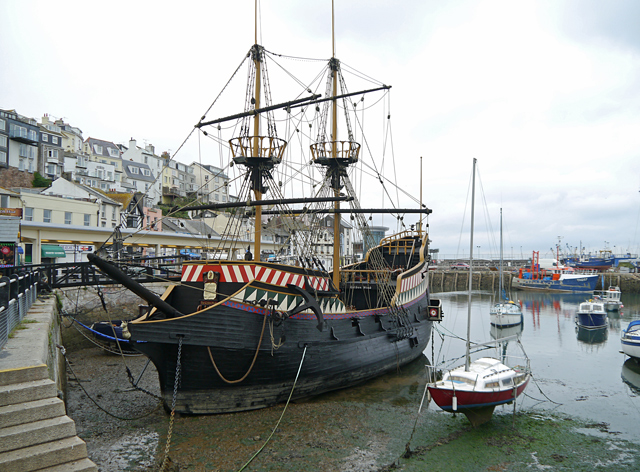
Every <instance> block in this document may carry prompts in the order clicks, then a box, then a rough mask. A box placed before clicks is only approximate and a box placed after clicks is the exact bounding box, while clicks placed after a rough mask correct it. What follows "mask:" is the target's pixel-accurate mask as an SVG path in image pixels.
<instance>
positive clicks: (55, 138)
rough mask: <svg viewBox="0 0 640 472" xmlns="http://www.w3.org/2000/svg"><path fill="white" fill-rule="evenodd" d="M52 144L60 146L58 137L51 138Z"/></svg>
mask: <svg viewBox="0 0 640 472" xmlns="http://www.w3.org/2000/svg"><path fill="white" fill-rule="evenodd" d="M51 142H52V143H53V144H58V137H57V136H51Z"/></svg>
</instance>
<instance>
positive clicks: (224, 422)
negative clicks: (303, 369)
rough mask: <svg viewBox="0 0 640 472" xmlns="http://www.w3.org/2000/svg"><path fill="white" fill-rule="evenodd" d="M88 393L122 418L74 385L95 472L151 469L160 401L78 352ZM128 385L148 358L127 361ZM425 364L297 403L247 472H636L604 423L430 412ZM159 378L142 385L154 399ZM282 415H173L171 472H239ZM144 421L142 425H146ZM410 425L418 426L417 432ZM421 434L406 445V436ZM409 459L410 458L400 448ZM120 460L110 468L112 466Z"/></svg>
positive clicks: (160, 434) (630, 446) (159, 435)
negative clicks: (483, 419) (481, 419)
mask: <svg viewBox="0 0 640 472" xmlns="http://www.w3.org/2000/svg"><path fill="white" fill-rule="evenodd" d="M71 357H72V361H73V369H74V374H75V375H77V376H78V378H79V379H80V380H81V381H82V383H83V387H84V388H86V393H87V394H88V395H89V396H91V397H92V398H94V399H96V400H97V401H98V402H99V403H100V404H101V405H102V406H103V407H106V409H108V410H110V411H112V412H115V413H118V416H120V417H129V418H134V417H137V418H138V419H135V420H133V421H121V420H118V419H116V418H113V417H110V416H108V415H106V414H105V413H104V412H103V411H101V410H99V409H98V408H97V407H96V406H95V405H94V404H93V403H92V402H91V401H89V399H88V398H87V397H86V395H85V391H83V390H81V389H80V388H78V386H77V385H76V382H71V383H70V389H69V403H68V408H69V414H70V416H71V417H72V418H73V419H74V421H75V422H76V428H77V430H78V434H79V435H80V437H81V438H82V439H84V440H85V441H86V443H87V449H88V451H89V457H90V458H91V459H93V460H94V461H95V462H96V463H98V465H99V467H100V468H101V470H105V471H107V470H109V471H110V470H119V471H143V470H144V471H148V470H158V465H159V463H160V462H161V461H162V460H163V458H164V452H165V446H166V442H167V431H168V427H169V415H167V414H166V412H165V411H164V410H163V409H162V408H158V404H157V399H156V398H154V397H151V396H149V395H145V394H143V393H141V392H139V391H135V390H133V389H131V388H127V386H128V381H127V376H126V373H125V369H124V368H123V366H122V365H120V363H119V360H120V359H119V358H118V357H115V356H112V355H106V354H104V353H100V351H96V349H95V348H94V349H90V350H85V351H83V352H78V353H75V354H74V355H72V356H71ZM126 363H127V365H128V366H129V367H130V368H131V369H132V371H133V375H134V378H135V377H137V376H138V374H139V373H140V372H141V371H142V369H143V367H144V365H145V359H144V358H141V357H133V358H127V361H126ZM423 369H424V360H423V359H420V360H418V361H417V362H416V363H413V364H411V365H409V366H405V367H403V369H402V370H401V371H399V372H393V373H391V374H387V375H385V376H382V377H379V378H377V379H374V380H371V381H369V382H366V383H363V384H362V385H359V386H356V387H353V388H349V389H344V390H340V391H336V392H331V393H328V394H325V395H320V396H318V397H314V398H312V399H308V400H306V401H298V402H295V403H294V402H292V403H291V404H290V405H289V406H288V408H287V410H286V412H285V414H284V417H283V419H282V421H281V422H280V424H279V425H278V427H277V429H276V431H275V432H274V434H273V437H272V438H271V440H270V441H269V442H268V443H267V444H266V446H265V447H264V449H263V450H262V452H261V453H260V454H258V455H257V457H256V458H255V459H254V460H253V461H252V462H251V463H250V465H249V466H248V467H247V468H246V469H245V470H246V471H341V472H347V471H348V472H368V471H383V470H391V465H392V464H393V467H394V469H393V470H403V471H409V472H413V471H422V470H429V471H430V472H431V471H447V472H449V471H467V470H468V471H485V470H486V471H524V470H532V469H533V470H536V469H546V470H551V471H554V470H558V471H565V470H566V471H569V470H571V471H573V470H585V471H586V470H589V471H591V470H600V471H618V470H640V459H638V458H639V457H640V445H639V444H637V443H634V442H629V441H624V440H621V439H620V437H619V435H617V434H616V433H615V432H614V431H610V430H609V428H608V425H606V424H604V423H600V422H597V423H588V422H586V421H579V420H576V419H572V418H571V417H569V416H561V415H558V414H555V413H554V414H549V413H546V412H540V411H536V410H535V409H519V410H518V412H517V414H516V417H515V429H513V428H512V424H513V423H514V421H513V420H514V419H513V416H512V415H511V411H512V408H511V406H507V407H499V408H498V409H497V410H496V413H495V414H494V416H493V419H492V420H491V422H489V423H488V424H486V425H483V426H482V427H480V428H477V429H473V428H471V427H470V425H469V422H468V420H467V419H466V418H465V417H464V416H463V415H457V416H456V417H454V416H453V415H451V414H449V413H445V412H442V411H440V410H439V409H436V408H435V407H434V406H433V405H425V406H424V407H423V410H422V412H421V413H420V415H418V412H417V410H418V406H419V404H420V400H421V398H422V394H423V392H424V382H425V376H424V375H422V372H423ZM156 375H157V374H155V369H154V368H153V367H152V365H149V366H148V371H147V373H145V375H144V376H143V377H142V378H141V381H140V386H142V387H143V388H145V389H147V390H149V391H151V392H154V393H156V394H157V393H159V392H158V385H157V380H156V378H155V376H156ZM283 409H284V405H277V406H274V407H272V408H265V409H262V410H255V411H247V412H242V413H232V414H225V415H212V416H183V417H182V416H176V418H175V421H174V425H173V431H172V435H171V444H170V448H169V457H170V459H171V467H168V468H167V469H166V470H167V471H195V472H205V471H206V472H213V471H220V472H222V471H225V472H227V471H237V470H239V469H240V468H241V467H242V466H243V465H244V464H245V463H246V462H247V461H249V459H250V458H251V457H252V456H253V455H254V454H255V453H256V452H257V451H258V450H259V449H260V448H261V447H262V446H263V444H264V443H265V441H266V440H267V438H268V437H269V435H270V434H271V432H272V430H273V428H274V427H275V425H276V424H277V422H278V419H279V418H280V416H281V414H282V412H283ZM145 412H148V414H147V415H145V416H143V417H141V418H140V416H141V415H142V414H144V413H145ZM416 419H417V421H416ZM414 424H415V425H416V428H415V432H414V434H413V437H411V433H412V430H413V427H414ZM410 438H411V443H410V444H409V451H410V452H409V453H407V452H406V446H407V442H408V441H409V439H410ZM115 457H117V458H118V462H117V465H116V464H115V463H114V462H113V461H114V458H115Z"/></svg>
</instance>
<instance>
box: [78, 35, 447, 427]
mask: <svg viewBox="0 0 640 472" xmlns="http://www.w3.org/2000/svg"><path fill="white" fill-rule="evenodd" d="M256 31H257V26H256ZM334 44H335V43H334ZM270 57H272V56H271V53H269V52H268V51H267V50H266V49H265V48H264V47H263V46H260V45H258V39H257V33H256V38H255V44H254V45H253V46H252V47H251V48H250V50H249V52H248V54H247V57H246V61H247V62H248V69H249V70H248V77H249V81H248V85H247V88H246V93H244V94H243V97H244V99H245V105H244V111H243V112H241V113H238V114H235V115H231V116H228V115H227V116H226V117H224V118H220V119H214V120H207V118H206V116H203V117H202V118H201V119H200V121H199V122H198V123H197V125H196V130H197V131H199V132H201V133H202V135H205V136H212V135H215V134H217V133H218V132H219V131H220V130H221V125H220V124H221V123H222V124H225V129H230V128H232V129H234V130H236V131H237V133H238V134H237V135H235V136H233V137H231V138H230V139H229V141H228V146H229V148H230V158H231V164H230V165H232V166H235V168H239V169H241V171H242V175H243V176H242V180H241V181H242V182H243V184H242V188H241V192H239V195H238V198H237V202H231V203H229V202H228V203H220V204H202V205H195V204H191V205H189V206H188V207H183V208H180V210H187V211H190V212H202V211H226V212H227V214H230V215H231V217H230V220H229V221H231V223H230V224H228V225H227V227H228V228H229V231H227V232H226V233H225V234H224V237H223V240H222V241H221V242H220V245H219V246H217V247H216V248H215V251H216V253H217V254H220V253H223V254H225V257H216V258H214V259H209V260H196V261H187V262H184V264H183V266H182V278H181V281H180V283H176V284H172V285H170V286H169V287H168V289H167V290H166V292H165V293H164V294H163V295H162V296H161V297H158V296H156V295H154V294H153V293H151V292H150V291H149V290H148V289H146V288H145V287H143V286H141V285H140V284H138V283H136V282H135V281H133V280H131V279H130V278H128V277H127V276H126V275H125V274H123V273H122V272H121V271H120V270H119V269H118V268H117V267H115V266H114V265H112V264H111V263H110V262H109V261H107V260H105V259H104V258H103V257H100V256H99V255H97V254H94V255H91V256H90V258H89V259H90V261H91V262H92V263H93V264H95V265H96V266H97V267H98V268H99V269H100V270H102V271H103V272H105V273H106V274H107V275H109V276H110V277H112V278H114V279H115V280H117V281H119V282H120V283H122V284H123V285H125V286H126V287H127V288H129V289H130V290H132V291H133V292H134V293H136V294H138V295H139V296H141V297H142V298H143V299H145V300H146V301H147V302H148V305H149V309H148V310H147V311H146V312H145V313H144V314H143V315H142V316H140V317H138V318H136V319H134V320H132V321H130V322H129V323H127V324H126V326H123V331H124V333H125V336H126V337H127V338H128V339H129V341H130V345H131V347H132V348H134V349H136V350H138V351H139V352H141V353H143V354H145V355H146V356H148V358H149V359H150V360H151V362H153V364H154V365H155V367H156V369H157V371H158V377H159V382H160V389H161V392H162V397H163V402H164V406H165V409H166V410H167V411H171V412H172V413H173V412H178V413H181V414H188V415H198V414H214V413H228V412H237V411H244V410H251V409H258V408H264V407H268V406H271V405H274V404H277V403H279V402H284V401H287V399H298V398H304V397H308V396H312V395H317V394H320V393H323V392H327V391H331V390H335V389H340V388H344V387H349V386H352V385H355V384H357V383H360V382H362V381H365V380H367V379H371V378H374V377H376V376H379V375H381V374H383V373H386V372H389V371H394V370H396V369H397V368H398V367H399V366H403V365H405V364H407V363H409V362H411V361H412V360H415V359H416V358H418V357H419V356H421V355H423V354H422V353H423V351H424V349H425V348H426V346H427V344H428V341H429V338H430V334H431V329H432V324H433V322H434V321H439V320H440V319H441V317H442V310H441V307H440V302H439V300H436V299H433V298H431V297H430V294H429V288H428V287H429V271H428V268H429V267H428V266H429V262H430V256H429V235H428V233H427V228H428V224H425V222H424V221H423V218H424V217H426V216H427V215H428V214H429V213H430V212H431V210H429V209H428V208H427V207H426V206H425V205H424V204H422V202H421V201H420V205H419V207H418V208H398V207H395V208H378V209H376V208H363V207H362V206H361V205H360V201H359V199H358V194H357V192H356V190H355V188H354V184H353V179H352V175H351V173H355V172H356V171H357V169H356V164H357V163H358V162H359V160H360V159H361V158H362V156H361V152H360V151H361V145H360V143H358V142H357V141H356V140H355V138H354V133H353V131H352V129H351V122H352V120H355V119H356V118H354V117H353V114H354V109H355V107H354V106H353V103H352V102H351V101H350V100H351V97H357V99H360V97H363V96H364V95H365V94H367V93H373V92H377V91H381V92H386V91H387V90H388V89H389V87H388V86H386V85H380V86H379V87H377V88H375V89H372V90H371V89H369V90H362V91H359V92H354V93H350V92H349V91H348V90H347V89H346V84H345V80H344V77H343V74H342V64H341V62H340V61H339V60H338V59H337V58H336V57H335V46H334V48H333V55H332V57H331V59H330V60H329V61H328V65H327V67H326V71H327V79H326V82H325V85H324V86H325V92H326V93H325V95H324V97H323V96H321V95H320V94H312V95H310V96H306V97H302V98H296V99H294V100H290V101H288V102H284V103H280V104H278V105H274V104H273V102H272V99H271V93H270V90H271V84H270V82H269V78H268V75H267V68H266V63H267V59H268V58H270ZM310 89H311V87H308V86H305V87H304V88H303V89H302V92H301V93H302V94H304V93H306V92H307V90H309V91H310ZM356 105H357V103H356ZM339 109H342V111H343V112H344V114H345V120H344V122H342V123H341V126H340V127H338V112H339ZM295 110H302V111H301V112H300V113H298V114H297V116H296V117H295V119H296V120H298V121H297V124H294V126H293V128H292V130H295V131H291V133H292V134H293V136H295V137H296V139H298V136H299V135H298V134H297V132H298V131H299V130H300V128H302V126H301V124H300V123H302V122H304V121H306V120H309V129H310V130H312V129H313V130H314V134H315V136H316V138H315V140H314V141H313V142H312V143H311V144H310V146H309V147H308V148H307V149H308V151H307V152H310V158H305V157H304V156H302V157H303V158H302V162H304V163H305V164H308V165H309V166H313V167H314V168H315V170H313V171H311V170H308V169H307V170H305V171H304V173H303V172H302V171H300V174H299V176H298V177H299V178H301V177H300V176H304V177H305V178H308V176H309V175H318V174H319V175H320V178H318V179H317V181H314V182H313V184H314V187H313V188H314V190H313V193H312V194H311V195H306V196H304V195H303V196H300V197H297V196H290V197H287V196H286V195H285V193H284V190H283V189H284V188H285V186H283V185H282V182H281V181H279V180H278V178H277V176H276V172H278V170H277V169H278V166H279V165H280V164H283V165H284V164H285V163H286V165H287V166H289V167H293V166H294V164H293V163H292V162H286V161H287V159H289V156H290V154H294V153H295V152H298V151H292V150H291V149H289V148H287V140H285V139H282V138H280V137H278V135H277V131H276V121H278V119H277V117H276V114H277V113H281V114H282V115H284V116H285V117H287V118H289V119H293V118H292V117H293V115H294V114H295V113H294V111H295ZM305 113H306V114H305ZM350 114H351V115H350ZM309 116H310V118H309ZM311 120H313V122H311ZM228 122H231V123H232V126H227V125H226V124H227V123H228ZM216 128H217V130H216ZM207 129H208V130H209V132H207ZM211 130H213V131H211ZM339 133H341V134H342V136H344V138H343V139H342V140H341V139H339ZM300 134H302V133H300ZM219 142H220V144H221V145H222V144H225V142H224V141H223V140H219ZM299 152H302V146H300V151H299ZM314 172H315V174H313V173H314ZM377 180H379V181H380V183H383V179H381V178H379V179H377ZM268 194H273V195H274V198H270V199H265V198H263V197H264V196H266V195H268ZM342 203H348V205H349V206H348V207H341V204H342ZM298 205H304V207H302V208H300V207H299V206H298ZM384 213H389V214H392V215H394V216H395V217H396V218H397V220H398V221H401V216H404V215H405V214H411V213H413V214H417V215H419V218H420V220H419V223H418V224H416V225H412V226H411V228H400V230H399V231H398V232H397V233H396V234H393V235H390V236H386V237H383V238H382V239H377V238H376V236H375V234H374V233H373V232H372V231H371V227H370V222H369V221H368V220H367V218H366V217H365V215H374V214H384ZM342 215H349V216H350V218H351V223H350V224H351V225H353V226H354V227H355V228H357V230H358V231H359V232H360V235H361V237H362V241H363V246H364V250H365V251H366V254H365V256H364V258H363V260H361V261H353V260H351V261H350V260H346V261H345V258H344V257H343V256H341V249H342V248H343V246H344V244H343V241H342V240H343V234H342V233H341V228H342V227H344V225H345V222H343V219H342ZM370 217H371V216H370ZM234 218H236V219H237V220H240V219H243V220H245V221H246V219H247V218H252V219H253V221H254V222H255V226H254V228H253V233H252V234H254V235H255V237H254V238H253V241H252V242H251V246H252V247H253V252H250V251H246V257H244V258H243V260H238V259H237V257H235V256H236V255H237V254H238V253H239V250H242V251H244V248H245V247H246V246H247V234H246V229H244V228H245V227H244V226H242V225H240V224H235V223H234V222H235V221H236V220H234ZM268 218H277V219H278V221H279V222H280V223H281V224H282V225H283V227H285V228H286V232H287V238H286V241H287V245H286V247H285V246H284V245H283V247H282V253H283V257H282V258H278V259H277V260H276V258H272V259H273V261H269V260H267V257H264V254H263V251H262V249H261V244H262V231H263V226H264V225H265V224H266V222H267V219H268ZM321 225H322V226H321ZM233 228H242V230H241V231H240V233H243V234H237V233H236V232H234V231H233ZM327 231H328V232H331V231H332V233H333V236H332V237H333V249H332V260H331V262H332V263H331V264H330V265H331V266H330V267H329V268H328V269H327V268H325V264H324V263H323V262H322V261H321V260H320V258H319V257H318V256H317V254H316V253H315V252H314V251H313V248H314V247H315V246H317V243H318V238H321V237H323V235H324V234H326V233H327ZM278 260H279V262H278ZM283 261H284V262H283Z"/></svg>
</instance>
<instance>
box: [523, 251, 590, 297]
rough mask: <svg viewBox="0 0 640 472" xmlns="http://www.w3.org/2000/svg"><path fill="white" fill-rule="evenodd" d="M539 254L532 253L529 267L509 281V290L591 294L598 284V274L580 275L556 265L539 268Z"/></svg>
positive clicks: (568, 268) (536, 252) (571, 269)
mask: <svg viewBox="0 0 640 472" xmlns="http://www.w3.org/2000/svg"><path fill="white" fill-rule="evenodd" d="M538 260H539V252H538V251H534V252H533V257H532V260H531V266H530V267H524V268H521V269H520V270H519V272H518V275H517V276H514V277H512V279H511V288H514V289H517V290H533V291H540V292H580V293H593V292H594V290H595V288H596V284H597V283H598V274H594V273H581V272H578V271H575V270H574V269H573V268H571V267H563V266H560V265H558V266H557V267H554V268H548V269H545V268H541V267H540V264H539V263H538Z"/></svg>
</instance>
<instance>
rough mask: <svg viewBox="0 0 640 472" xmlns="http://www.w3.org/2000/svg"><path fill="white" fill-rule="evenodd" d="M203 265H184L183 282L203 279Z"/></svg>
mask: <svg viewBox="0 0 640 472" xmlns="http://www.w3.org/2000/svg"><path fill="white" fill-rule="evenodd" d="M204 267H205V266H203V265H183V266H182V278H181V279H180V281H181V282H197V281H199V280H202V275H201V274H202V269H204Z"/></svg>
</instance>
